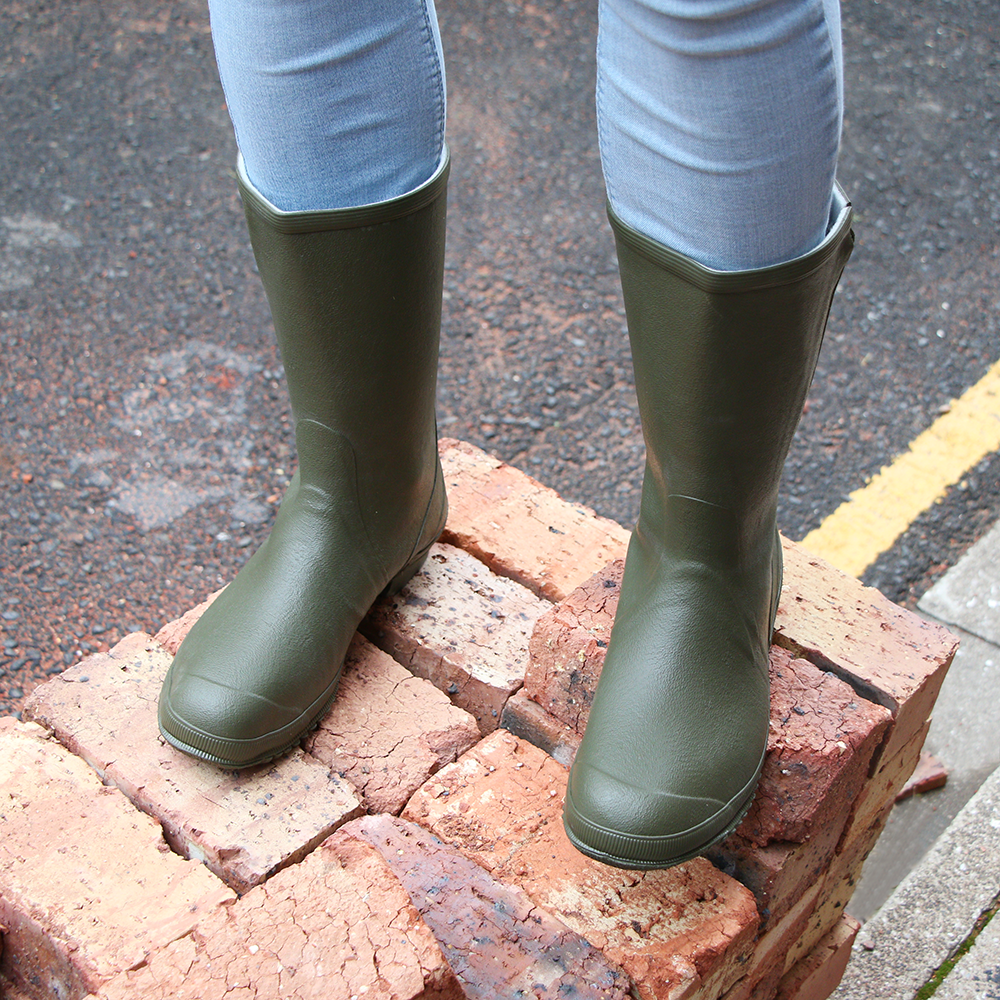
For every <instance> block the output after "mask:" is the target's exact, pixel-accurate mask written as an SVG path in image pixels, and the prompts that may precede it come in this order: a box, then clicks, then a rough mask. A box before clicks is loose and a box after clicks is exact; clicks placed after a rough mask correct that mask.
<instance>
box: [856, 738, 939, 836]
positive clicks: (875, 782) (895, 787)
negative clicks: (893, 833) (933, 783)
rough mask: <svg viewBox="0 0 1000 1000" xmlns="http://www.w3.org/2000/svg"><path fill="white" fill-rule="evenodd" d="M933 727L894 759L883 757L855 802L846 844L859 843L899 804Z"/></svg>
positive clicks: (915, 739)
mask: <svg viewBox="0 0 1000 1000" xmlns="http://www.w3.org/2000/svg"><path fill="white" fill-rule="evenodd" d="M930 727H931V722H930V719H928V720H927V721H926V722H925V723H924V724H923V726H922V727H921V728H920V729H919V730H918V731H917V733H916V734H915V735H914V736H912V737H911V738H910V740H909V741H908V742H907V743H905V744H904V745H903V746H902V747H901V748H900V750H899V751H898V752H897V753H896V754H895V755H894V756H893V757H886V756H885V755H884V754H883V756H882V757H881V758H880V759H879V763H878V768H877V770H876V772H875V774H874V775H873V776H872V777H871V778H869V779H868V781H866V782H865V785H864V787H863V788H862V789H861V792H860V793H859V795H858V797H857V798H856V799H855V800H854V805H853V807H852V808H851V815H850V816H849V817H848V820H847V824H846V825H845V827H844V832H843V834H842V839H843V840H844V841H845V842H846V841H850V840H853V839H855V838H856V837H857V836H858V833H859V832H863V831H865V830H867V829H869V828H870V827H871V825H872V824H873V823H874V822H875V820H876V818H877V817H878V816H879V815H880V814H881V813H882V812H884V811H885V809H886V807H887V806H888V805H890V804H891V803H892V802H895V800H896V796H897V794H898V793H899V791H900V789H902V788H903V786H904V785H905V784H906V779H907V778H909V776H910V775H911V774H912V773H913V769H914V768H915V767H916V766H917V762H918V761H919V759H920V753H921V749H922V747H923V745H924V740H925V739H926V738H927V732H928V730H929V729H930Z"/></svg>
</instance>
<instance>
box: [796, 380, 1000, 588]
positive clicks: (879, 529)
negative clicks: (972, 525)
mask: <svg viewBox="0 0 1000 1000" xmlns="http://www.w3.org/2000/svg"><path fill="white" fill-rule="evenodd" d="M998 449H1000V361H998V362H997V363H996V364H995V365H993V366H992V367H991V368H990V369H989V371H987V372H986V374H985V375H984V376H983V377H982V378H981V379H980V380H979V381H978V382H977V383H976V384H975V385H974V386H972V387H971V388H970V389H967V390H966V391H965V392H964V393H963V394H962V395H961V396H960V397H959V398H958V399H957V400H955V401H954V402H953V403H952V404H951V409H950V410H949V411H948V412H947V413H944V414H942V415H941V416H940V417H938V419H937V420H935V421H934V423H933V424H931V426H930V427H928V428H927V430H925V431H924V432H923V433H922V434H920V435H919V436H918V437H917V438H915V439H914V441H913V443H912V444H911V445H910V447H909V449H908V450H907V451H905V452H903V454H902V455H900V456H899V457H898V458H896V460H895V461H894V462H893V463H892V464H891V465H887V466H885V467H884V468H883V469H882V471H881V472H879V473H878V474H877V475H875V476H873V477H872V479H871V481H870V482H869V483H868V485H867V486H864V487H862V488H861V489H859V490H855V491H854V492H853V493H852V494H851V495H850V499H849V500H846V501H845V502H844V503H842V504H841V505H840V506H839V507H838V508H837V509H836V510H835V511H834V512H833V513H832V514H831V515H830V516H829V517H828V518H827V519H826V520H825V521H824V522H823V523H822V524H821V525H820V526H819V527H818V528H816V529H814V530H813V531H810V532H809V534H808V535H806V537H805V538H803V539H802V546H803V548H806V549H808V550H809V551H810V552H815V553H816V555H818V556H822V557H823V558H824V559H826V560H827V561H828V562H831V563H833V565H834V566H837V567H839V568H840V569H842V570H844V572H845V573H850V574H851V575H852V576H860V575H861V574H862V573H863V572H864V571H865V569H867V568H868V566H870V565H871V564H872V563H873V562H874V561H875V559H876V558H877V557H878V556H879V555H880V554H881V553H883V552H885V550H886V549H888V548H889V547H890V546H891V545H892V544H893V543H894V542H895V541H896V539H897V538H899V536H900V535H901V534H902V533H903V532H904V531H906V529H907V528H908V527H909V526H910V525H911V524H912V523H913V520H914V518H916V517H917V516H918V515H919V514H921V513H923V511H925V510H927V508H928V507H930V506H931V504H933V503H934V502H935V501H936V500H938V499H939V498H940V497H942V496H943V495H944V493H945V491H946V490H947V489H948V487H949V486H951V485H952V484H953V483H957V482H958V481H959V479H961V478H962V475H963V473H965V472H967V471H968V470H969V469H971V468H972V466H974V465H975V464H976V463H977V462H978V461H980V459H982V458H984V457H985V456H986V455H989V454H991V453H992V452H994V451H997V450H998Z"/></svg>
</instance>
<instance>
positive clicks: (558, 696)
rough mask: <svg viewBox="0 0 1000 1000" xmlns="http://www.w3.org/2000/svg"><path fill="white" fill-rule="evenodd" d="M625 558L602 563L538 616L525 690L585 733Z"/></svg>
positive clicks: (568, 723)
mask: <svg viewBox="0 0 1000 1000" xmlns="http://www.w3.org/2000/svg"><path fill="white" fill-rule="evenodd" d="M624 570H625V561H624V560H623V559H616V560H614V561H613V562H611V563H608V564H607V565H606V566H602V567H601V568H600V569H599V570H598V571H597V572H596V573H595V574H594V575H593V576H592V577H590V578H589V579H588V580H585V581H584V582H583V583H582V584H581V585H580V586H579V587H577V589H576V590H574V591H573V592H572V593H571V594H569V595H568V596H567V597H566V599H565V600H563V601H561V602H560V603H559V604H557V605H556V606H555V607H554V608H552V609H551V610H549V611H547V612H546V613H545V614H544V615H543V616H542V617H541V618H540V619H539V621H538V625H537V626H536V627H535V632H534V634H533V635H532V637H531V644H530V653H531V658H530V661H529V663H528V670H527V672H526V674H525V677H524V693H525V694H526V695H527V696H528V697H529V698H531V699H532V701H536V702H538V704H539V705H541V706H542V707H543V708H544V709H545V710H546V711H547V712H549V713H550V714H551V715H554V716H555V717H556V718H557V719H559V720H560V721H561V722H564V723H565V724H566V725H567V726H570V727H571V728H573V729H575V730H577V731H578V732H581V733H582V732H583V730H584V727H585V726H586V724H587V718H588V716H589V714H590V704H591V701H592V700H593V697H594V690H595V689H596V687H597V679H598V677H600V675H601V668H602V667H603V666H604V655H605V653H606V652H607V648H608V640H609V639H610V638H611V626H612V625H614V622H615V612H616V611H617V610H618V597H619V594H620V593H621V586H622V573H623V572H624Z"/></svg>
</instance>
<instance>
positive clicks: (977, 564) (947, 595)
mask: <svg viewBox="0 0 1000 1000" xmlns="http://www.w3.org/2000/svg"><path fill="white" fill-rule="evenodd" d="M998 564H1000V523H998V524H995V525H994V526H993V528H992V529H991V530H990V531H988V532H987V533H986V534H985V535H984V536H983V537H982V538H980V539H979V541H978V542H976V544H975V545H973V546H972V548H971V549H969V551H968V552H966V553H965V555H964V556H962V558H961V559H959V561H958V562H957V563H955V565H954V566H953V567H952V568H951V569H950V570H948V572H947V573H945V575H944V576H943V577H942V578H941V579H940V580H938V582H937V583H936V584H934V586H933V587H931V589H930V590H928V591H927V593H926V594H924V596H923V597H921V598H920V601H919V602H918V603H917V607H918V608H920V610H921V611H924V612H926V613H927V614H929V615H933V616H934V617H935V618H939V619H941V621H944V622H948V623H949V624H950V625H957V626H958V627H959V628H961V629H964V630H965V631H966V632H971V633H972V634H973V635H977V636H979V637H980V638H981V639H986V640H987V641H988V642H992V643H993V644H994V645H1000V572H998V571H997V565H998Z"/></svg>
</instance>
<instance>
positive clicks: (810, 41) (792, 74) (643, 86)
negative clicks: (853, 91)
mask: <svg viewBox="0 0 1000 1000" xmlns="http://www.w3.org/2000/svg"><path fill="white" fill-rule="evenodd" d="M842 104H843V70H842V57H841V47H840V10H839V0H602V3H601V27H600V36H599V40H598V84H597V116H598V129H599V133H600V142H601V159H602V163H603V166H604V174H605V179H606V182H607V190H608V199H609V202H610V204H611V207H612V208H613V209H614V211H615V212H616V213H617V215H618V217H619V218H620V219H621V220H622V221H623V222H625V223H626V224H627V225H629V226H631V227H633V228H634V229H636V230H637V231H639V232H641V233H644V234H645V235H647V236H649V237H651V238H652V239H654V240H657V241H658V242H660V243H663V244H664V245H665V246H669V247H671V248H672V249H674V250H677V251H679V252H680V253H683V254H687V255H688V256H690V257H693V258H694V259H695V260H698V261H699V262H700V263H702V264H705V265H707V266H709V267H713V268H716V269H719V270H739V269H744V268H752V267H763V266H766V265H769V264H777V263H780V262H782V261H785V260H790V259H791V258H793V257H796V256H799V255H800V254H803V253H806V252H807V251H808V250H811V249H812V248H813V247H815V246H816V245H817V244H818V243H819V242H820V240H822V238H823V236H824V235H825V233H826V229H827V225H828V222H829V214H830V196H831V193H832V191H833V182H834V175H835V171H836V165H837V152H838V147H839V143H840V127H841V119H842Z"/></svg>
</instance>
